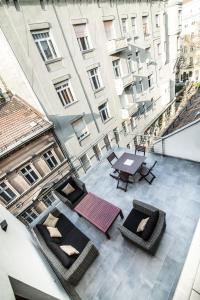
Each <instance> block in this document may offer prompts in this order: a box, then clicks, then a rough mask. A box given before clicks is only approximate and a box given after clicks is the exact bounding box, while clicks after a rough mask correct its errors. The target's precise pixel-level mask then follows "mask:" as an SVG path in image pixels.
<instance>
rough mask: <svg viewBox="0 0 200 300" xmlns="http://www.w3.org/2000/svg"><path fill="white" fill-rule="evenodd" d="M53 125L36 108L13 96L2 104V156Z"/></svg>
mask: <svg viewBox="0 0 200 300" xmlns="http://www.w3.org/2000/svg"><path fill="white" fill-rule="evenodd" d="M51 126H52V123H50V122H48V121H46V120H45V119H44V118H43V116H42V115H41V114H40V113H39V112H37V111H36V110H35V109H34V108H32V107H31V106H29V105H28V104H27V103H25V102H24V101H23V100H21V99H20V98H18V97H16V96H13V97H12V99H11V100H10V101H7V102H4V103H3V104H1V105H0V156H1V155H2V154H4V153H5V152H7V151H9V150H11V149H14V148H15V147H17V146H19V145H20V144H21V143H22V142H24V141H26V140H27V139H29V138H31V137H34V136H35V135H37V134H38V133H39V132H43V131H44V130H45V129H47V128H50V127H51Z"/></svg>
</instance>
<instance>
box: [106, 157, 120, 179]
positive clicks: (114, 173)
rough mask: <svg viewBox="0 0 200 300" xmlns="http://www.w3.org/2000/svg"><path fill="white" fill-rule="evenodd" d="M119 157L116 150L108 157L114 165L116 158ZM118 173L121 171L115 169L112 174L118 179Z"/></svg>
mask: <svg viewBox="0 0 200 300" xmlns="http://www.w3.org/2000/svg"><path fill="white" fill-rule="evenodd" d="M117 159H118V157H117V155H116V154H115V152H112V153H110V154H109V155H108V157H107V160H108V161H109V163H110V164H111V166H113V161H114V160H117ZM118 174H119V171H118V170H114V171H113V172H112V173H110V176H111V177H113V178H115V179H118Z"/></svg>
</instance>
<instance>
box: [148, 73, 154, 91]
mask: <svg viewBox="0 0 200 300" xmlns="http://www.w3.org/2000/svg"><path fill="white" fill-rule="evenodd" d="M152 86H153V75H152V74H151V75H149V76H148V87H149V88H151V87H152Z"/></svg>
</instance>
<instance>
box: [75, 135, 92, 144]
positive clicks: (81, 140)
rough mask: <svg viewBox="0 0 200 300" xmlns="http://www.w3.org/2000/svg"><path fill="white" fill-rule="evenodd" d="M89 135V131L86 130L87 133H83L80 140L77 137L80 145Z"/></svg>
mask: <svg viewBox="0 0 200 300" xmlns="http://www.w3.org/2000/svg"><path fill="white" fill-rule="evenodd" d="M89 136H90V132H88V134H87V135H85V136H84V137H83V138H82V139H80V140H79V139H78V142H79V144H80V145H81V143H82V142H83V141H84V140H85V139H86V138H87V137H89Z"/></svg>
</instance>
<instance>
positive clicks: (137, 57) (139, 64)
mask: <svg viewBox="0 0 200 300" xmlns="http://www.w3.org/2000/svg"><path fill="white" fill-rule="evenodd" d="M135 58H136V62H137V67H138V68H141V67H142V65H141V63H140V52H139V51H138V50H137V51H136V52H135Z"/></svg>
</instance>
